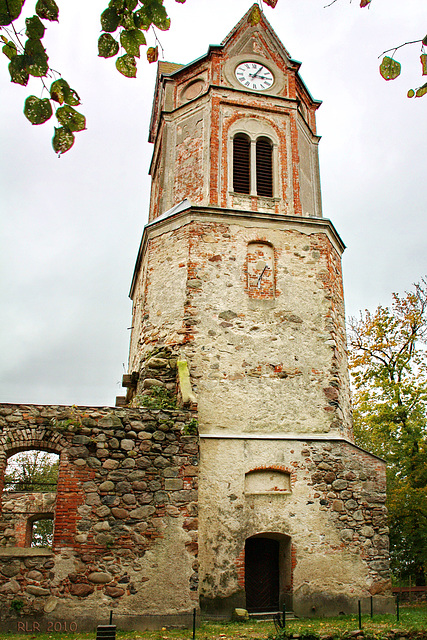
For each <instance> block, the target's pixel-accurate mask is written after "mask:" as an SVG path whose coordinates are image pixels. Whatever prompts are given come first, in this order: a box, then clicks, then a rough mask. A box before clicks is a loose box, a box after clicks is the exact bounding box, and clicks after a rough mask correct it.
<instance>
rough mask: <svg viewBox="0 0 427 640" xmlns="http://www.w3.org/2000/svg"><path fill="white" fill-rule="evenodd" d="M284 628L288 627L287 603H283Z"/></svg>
mask: <svg viewBox="0 0 427 640" xmlns="http://www.w3.org/2000/svg"><path fill="white" fill-rule="evenodd" d="M283 629H286V604H283Z"/></svg>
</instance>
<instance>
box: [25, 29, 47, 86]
mask: <svg viewBox="0 0 427 640" xmlns="http://www.w3.org/2000/svg"><path fill="white" fill-rule="evenodd" d="M24 50H25V55H26V57H27V69H28V72H29V73H30V75H32V76H35V77H36V78H40V77H43V76H45V75H47V72H48V69H49V65H48V63H47V61H48V57H47V54H46V50H45V48H44V46H43V45H42V43H41V42H40V40H35V39H34V38H28V40H27V41H26V43H25V47H24Z"/></svg>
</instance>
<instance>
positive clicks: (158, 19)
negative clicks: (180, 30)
mask: <svg viewBox="0 0 427 640" xmlns="http://www.w3.org/2000/svg"><path fill="white" fill-rule="evenodd" d="M146 13H147V17H149V18H150V20H151V22H152V23H153V24H154V25H155V26H156V27H157V28H158V29H161V30H162V31H167V30H168V29H169V27H170V22H171V21H170V19H169V18H168V14H167V13H166V9H165V8H164V6H163V4H161V3H160V2H157V1H155V0H153V2H151V3H150V4H147V7H146Z"/></svg>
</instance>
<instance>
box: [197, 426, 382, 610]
mask: <svg viewBox="0 0 427 640" xmlns="http://www.w3.org/2000/svg"><path fill="white" fill-rule="evenodd" d="M231 461H232V463H231ZM261 468H274V469H281V470H283V471H287V472H289V474H290V479H291V491H290V492H283V491H279V490H275V491H274V490H273V491H271V490H270V491H266V492H265V493H262V492H260V493H251V492H248V490H247V487H246V489H245V475H246V474H248V472H250V471H251V470H253V469H261ZM213 496H215V500H213ZM385 498H386V494H385V465H384V463H383V462H382V461H380V460H379V459H377V458H375V457H373V456H370V455H369V454H366V453H365V452H363V451H361V450H360V449H358V448H356V447H355V446H354V445H351V444H348V443H345V442H322V441H310V440H307V441H296V440H279V439H275V440H273V441H270V440H265V439H262V438H261V437H254V438H253V439H250V440H249V439H246V440H245V439H238V438H231V439H221V438H207V437H206V438H202V447H201V475H200V501H201V504H203V505H204V507H203V511H202V514H201V515H202V517H201V521H200V529H199V532H200V540H201V541H203V542H202V544H201V546H200V567H201V573H200V597H201V604H202V606H203V607H205V608H206V609H207V610H210V611H213V612H219V611H223V610H226V609H227V607H230V604H231V603H232V605H234V606H238V605H240V606H245V596H244V586H245V583H244V549H245V540H246V539H247V538H248V537H250V536H254V535H257V534H262V533H266V534H267V535H269V534H275V535H276V536H280V535H281V536H282V537H283V538H284V539H285V538H286V539H289V545H288V547H286V548H285V549H284V552H283V553H284V558H283V560H284V565H285V567H286V568H285V570H284V573H285V575H284V576H282V588H281V599H282V602H283V600H284V598H285V595H286V593H287V591H288V590H289V588H290V586H291V585H292V589H293V608H294V611H295V612H296V613H297V614H298V615H313V613H316V614H320V615H322V614H325V613H327V614H328V615H333V614H335V615H337V614H338V613H340V612H341V611H344V612H345V613H349V612H350V611H354V610H355V607H356V605H357V599H358V598H360V597H366V596H369V595H376V596H377V597H379V596H383V597H385V596H389V595H391V592H390V588H391V583H390V581H389V565H388V528H387V522H386V508H385ZM242 566H243V572H242ZM290 604H292V602H289V600H288V602H287V607H289V605H290ZM388 604H389V603H388V602H387V600H386V599H384V603H383V605H381V598H379V601H378V606H379V607H381V606H384V605H388Z"/></svg>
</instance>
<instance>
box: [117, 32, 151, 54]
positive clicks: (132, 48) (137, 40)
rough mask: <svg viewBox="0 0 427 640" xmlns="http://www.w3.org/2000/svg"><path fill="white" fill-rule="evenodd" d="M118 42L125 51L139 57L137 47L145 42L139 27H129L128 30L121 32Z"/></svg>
mask: <svg viewBox="0 0 427 640" xmlns="http://www.w3.org/2000/svg"><path fill="white" fill-rule="evenodd" d="M120 44H121V45H122V47H123V48H124V49H125V50H126V53H128V54H129V55H131V56H136V57H137V58H139V47H140V46H141V45H143V44H146V40H145V36H144V34H143V33H142V31H140V30H139V29H130V30H129V31H122V32H121V34H120ZM117 48H118V45H117ZM116 53H117V52H116Z"/></svg>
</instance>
